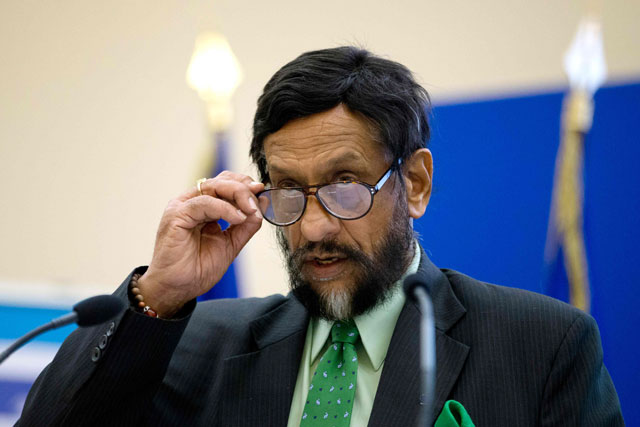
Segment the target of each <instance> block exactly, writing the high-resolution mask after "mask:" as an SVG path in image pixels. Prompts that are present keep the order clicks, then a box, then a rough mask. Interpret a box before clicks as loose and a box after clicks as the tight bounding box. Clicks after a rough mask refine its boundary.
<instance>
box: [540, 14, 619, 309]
mask: <svg viewBox="0 0 640 427" xmlns="http://www.w3.org/2000/svg"><path fill="white" fill-rule="evenodd" d="M564 67H565V71H566V72H567V76H568V78H569V83H570V87H571V89H570V91H569V94H568V95H567V96H565V100H564V105H563V107H564V108H563V111H562V129H561V139H560V147H559V148H558V154H557V156H556V166H555V176H554V182H553V194H552V200H551V212H550V214H549V225H548V228H547V242H546V246H545V270H546V272H547V274H546V291H547V293H548V294H550V295H552V296H555V297H558V298H560V299H564V300H565V301H567V300H568V301H569V302H570V303H571V304H572V305H574V306H576V307H578V308H580V309H582V310H584V311H586V312H589V310H590V308H591V291H590V286H589V267H588V262H587V253H586V249H585V240H584V232H583V200H584V190H583V186H584V173H583V169H584V141H585V137H586V135H587V133H588V132H589V130H590V129H591V123H592V120H593V94H594V93H595V92H596V91H597V90H598V88H599V87H600V86H601V85H602V83H604V81H605V79H606V74H607V67H606V64H605V60H604V47H603V41H602V26H601V24H600V22H599V20H597V19H596V18H595V17H593V16H592V17H589V18H586V19H583V20H582V21H581V22H580V24H579V26H578V31H577V33H576V36H575V38H574V40H573V42H572V43H571V46H570V47H569V50H568V51H567V53H566V55H565V57H564ZM563 283H566V284H568V287H567V288H564V289H563V287H562V286H563ZM563 297H564V298H563Z"/></svg>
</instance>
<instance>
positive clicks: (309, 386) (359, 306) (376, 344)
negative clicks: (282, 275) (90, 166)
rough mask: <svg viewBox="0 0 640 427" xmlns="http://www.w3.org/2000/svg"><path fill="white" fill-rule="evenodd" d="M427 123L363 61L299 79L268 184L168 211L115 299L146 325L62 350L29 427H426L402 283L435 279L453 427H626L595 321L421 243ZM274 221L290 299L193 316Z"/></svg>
mask: <svg viewBox="0 0 640 427" xmlns="http://www.w3.org/2000/svg"><path fill="white" fill-rule="evenodd" d="M428 109H429V98H428V95H427V93H426V91H425V90H424V89H423V88H422V87H420V86H419V85H418V84H417V83H416V82H415V80H414V78H413V76H412V74H411V73H410V72H409V70H407V69H406V68H405V67H404V66H402V65H400V64H398V63H395V62H392V61H389V60H386V59H382V58H379V57H377V56H374V55H372V54H371V53H369V52H367V51H365V50H362V49H357V48H353V47H341V48H336V49H327V50H321V51H315V52H309V53H306V54H303V55H301V56H300V57H298V58H297V59H295V60H294V61H292V62H290V63H289V64H287V65H285V66H284V67H283V68H282V69H280V70H279V71H278V72H277V73H276V74H275V75H274V76H273V77H272V78H271V80H270V81H269V82H268V83H267V85H266V86H265V89H264V93H263V94H262V96H261V97H260V99H259V100H258V109H257V112H256V115H255V120H254V136H253V140H252V144H251V157H252V159H253V161H254V162H255V164H256V165H257V167H258V172H259V174H260V181H254V179H252V178H251V177H249V176H246V175H241V174H237V173H232V172H223V173H222V174H220V175H218V176H217V177H215V178H212V179H208V180H205V181H199V182H198V185H197V186H196V187H194V188H191V189H189V190H188V191H186V192H185V193H184V194H182V195H180V196H179V197H178V198H176V199H174V200H172V201H171V202H169V205H168V207H167V209H166V210H165V212H164V215H163V217H162V220H161V222H160V226H159V230H158V234H157V239H156V245H155V250H154V255H153V259H152V261H151V264H150V265H149V267H148V268H146V267H140V268H137V269H135V270H134V271H133V272H132V273H131V275H130V276H129V277H128V278H127V279H126V280H125V281H124V283H123V284H122V286H121V287H120V288H119V289H118V290H117V291H116V295H119V296H120V297H121V298H123V299H125V300H128V303H129V306H130V308H129V309H128V310H126V311H125V312H124V313H123V314H122V315H121V316H120V317H119V318H118V319H117V320H116V321H114V322H110V323H109V324H105V325H103V326H99V327H94V328H89V329H83V330H77V331H76V332H74V333H73V334H72V335H71V336H70V337H69V338H68V339H67V341H65V343H64V344H63V346H62V348H61V349H60V351H59V353H58V355H57V356H56V358H55V359H54V361H53V363H52V364H51V365H50V366H49V367H48V368H47V369H46V370H45V371H44V372H43V373H42V374H41V375H40V377H39V378H38V380H37V382H36V384H35V385H34V387H33V389H32V390H31V392H30V394H29V397H28V400H27V403H26V405H25V409H24V412H23V416H22V419H21V421H20V423H19V424H21V425H41V424H47V425H50V424H51V425H96V424H99V425H103V424H104V425H114V426H115V425H140V424H150V425H220V426H240V425H243V426H284V425H289V426H294V425H296V426H297V425H303V426H312V425H340V426H348V425H352V426H364V425H367V424H368V425H370V426H409V425H414V424H415V422H416V417H417V414H418V412H419V410H420V404H421V401H420V398H421V396H420V392H419V382H420V381H419V376H418V352H419V350H418V338H417V336H418V322H419V318H420V313H419V311H418V309H417V307H416V306H415V305H414V304H413V303H411V302H409V301H405V297H404V295H403V292H402V290H401V286H400V283H401V282H402V280H403V278H404V277H405V276H407V275H408V274H412V273H415V272H418V273H419V274H420V275H421V276H422V277H423V279H424V280H425V281H426V282H427V283H428V284H429V286H430V287H431V293H432V297H433V301H434V309H435V316H436V328H437V333H436V340H437V342H436V352H437V365H438V373H437V382H436V402H435V412H436V414H437V413H440V411H442V408H443V406H444V405H445V401H447V400H450V399H451V400H455V401H457V402H459V403H460V404H461V405H462V406H464V408H466V412H467V413H468V415H469V416H470V417H471V419H472V420H473V422H474V423H476V424H477V425H494V426H497V425H499V426H515V425H517V426H534V425H581V426H584V425H623V421H622V415H621V413H620V408H619V403H618V398H617V395H616V392H615V389H614V386H613V384H612V382H611V379H610V377H609V374H608V373H607V370H606V368H605V367H604V365H603V362H602V350H601V345H600V338H599V335H598V330H597V327H596V325H595V322H594V320H593V319H592V318H591V317H589V316H588V315H586V314H584V313H583V312H581V311H579V310H577V309H574V308H572V307H570V306H568V305H565V304H563V303H561V302H558V301H555V300H553V299H551V298H547V297H543V296H540V295H536V294H532V293H529V292H525V291H521V290H515V289H509V288H503V287H499V286H495V285H490V284H486V283H481V282H478V281H475V280H474V279H471V278H469V277H467V276H464V275H462V274H460V273H457V272H454V271H449V270H439V269H437V268H436V267H435V266H434V265H433V264H432V263H431V262H430V261H429V259H428V258H427V256H426V255H425V253H424V251H422V249H421V247H420V245H419V244H418V243H417V240H416V239H415V237H414V235H413V230H412V221H413V219H416V218H420V217H421V216H422V215H423V214H424V212H425V209H426V207H427V204H428V202H429V197H430V195H431V182H432V176H433V166H432V157H431V153H430V152H429V150H428V149H427V148H426V143H427V141H428V139H429V125H428V122H427V111H428ZM220 219H223V220H225V221H227V222H228V223H229V224H230V226H229V227H228V228H227V229H225V230H222V229H221V227H220V226H219V225H218V222H217V221H218V220H220ZM263 220H267V221H268V222H270V223H272V224H274V225H275V226H276V227H278V229H277V231H278V232H277V235H278V240H279V242H280V244H281V246H282V251H283V253H284V256H285V259H286V264H287V268H288V271H289V276H290V286H291V294H289V295H288V296H286V297H285V296H281V295H275V296H271V297H268V298H264V299H237V300H222V301H212V302H206V303H198V304H197V307H196V303H195V298H196V297H197V296H199V295H201V294H203V293H205V292H206V291H208V290H209V289H210V288H211V287H212V286H213V285H214V284H215V283H216V282H217V281H218V280H220V278H221V277H222V275H223V274H224V272H225V271H226V270H227V268H228V267H229V265H230V263H231V262H232V261H233V259H234V258H235V257H236V256H237V255H238V253H239V252H240V250H241V249H242V247H243V246H244V245H245V244H246V243H247V241H249V239H251V237H252V236H253V235H254V234H255V233H256V231H257V230H258V229H259V228H260V226H261V224H262V223H263ZM462 406H460V407H462Z"/></svg>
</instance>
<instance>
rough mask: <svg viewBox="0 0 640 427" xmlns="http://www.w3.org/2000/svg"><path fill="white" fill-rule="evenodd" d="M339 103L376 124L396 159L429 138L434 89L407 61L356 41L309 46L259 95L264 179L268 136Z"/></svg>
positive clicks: (254, 144) (256, 124)
mask: <svg viewBox="0 0 640 427" xmlns="http://www.w3.org/2000/svg"><path fill="white" fill-rule="evenodd" d="M340 103H342V104H344V105H345V106H346V107H347V108H348V109H349V110H351V111H352V112H357V113H360V114H362V115H363V116H364V117H365V118H366V119H367V120H368V121H370V122H371V123H372V124H373V125H374V127H375V128H376V131H377V132H378V137H379V138H380V140H381V142H382V144H383V145H384V146H385V147H386V148H387V149H388V151H389V152H390V154H391V155H392V156H393V160H394V164H395V163H396V162H397V160H398V159H402V160H405V159H407V158H408V157H409V156H410V155H411V154H412V153H413V152H414V151H415V150H417V149H419V148H421V147H425V146H426V144H427V141H428V140H429V123H428V120H427V114H428V112H429V109H430V106H431V103H430V100H429V94H428V93H427V91H426V90H425V89H424V88H423V87H422V86H420V85H419V84H418V83H416V81H415V79H414V77H413V74H412V73H411V71H409V69H408V68H407V67H405V66H404V65H402V64H399V63H397V62H394V61H391V60H388V59H384V58H381V57H379V56H376V55H374V54H372V53H371V52H369V51H367V50H365V49H360V48H357V47H353V46H344V47H337V48H333V49H323V50H316V51H313V52H306V53H303V54H302V55H300V56H299V57H297V58H296V59H294V60H293V61H291V62H289V63H288V64H286V65H285V66H284V67H282V68H281V69H280V70H278V71H277V72H276V73H275V74H274V75H273V77H271V80H269V82H268V83H267V84H266V86H265V87H264V91H263V93H262V95H261V96H260V98H259V99H258V108H257V110H256V115H255V117H254V120H253V139H252V141H251V149H250V155H251V159H252V160H253V162H254V163H255V164H256V166H257V167H258V172H259V174H260V179H261V180H262V182H267V181H268V179H269V176H268V173H267V163H266V158H265V156H264V149H263V145H264V139H265V138H266V137H267V136H268V135H270V134H272V133H274V132H277V131H278V130H279V129H280V128H282V127H283V126H284V125H285V124H286V123H287V122H289V121H291V120H293V119H297V118H301V117H306V116H310V115H312V114H317V113H321V112H323V111H327V110H329V109H331V108H333V107H335V106H337V105H338V104H340Z"/></svg>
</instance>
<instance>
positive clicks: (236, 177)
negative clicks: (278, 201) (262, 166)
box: [178, 171, 262, 201]
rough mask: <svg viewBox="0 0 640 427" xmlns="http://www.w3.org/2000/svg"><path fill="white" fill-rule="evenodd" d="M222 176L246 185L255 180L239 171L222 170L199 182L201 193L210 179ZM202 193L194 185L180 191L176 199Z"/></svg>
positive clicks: (183, 199) (185, 198)
mask: <svg viewBox="0 0 640 427" xmlns="http://www.w3.org/2000/svg"><path fill="white" fill-rule="evenodd" d="M218 177H220V178H223V179H230V180H234V181H238V182H242V183H244V184H246V185H247V186H251V183H252V182H255V180H254V179H253V178H251V177H250V176H248V175H243V174H239V173H235V172H231V171H222V172H221V173H219V174H218V175H217V176H216V177H215V178H208V179H207V180H206V181H204V182H202V183H201V184H200V190H202V193H203V194H206V193H205V191H204V190H205V188H206V187H207V186H208V185H210V183H211V181H213V180H215V179H216V178H218ZM256 184H260V185H262V183H257V182H256ZM200 195H202V194H200V191H198V186H197V185H194V186H193V187H191V188H189V189H188V190H186V191H185V192H184V193H181V194H180V195H179V196H178V199H180V200H182V201H185V200H188V199H191V198H193V197H196V196H200Z"/></svg>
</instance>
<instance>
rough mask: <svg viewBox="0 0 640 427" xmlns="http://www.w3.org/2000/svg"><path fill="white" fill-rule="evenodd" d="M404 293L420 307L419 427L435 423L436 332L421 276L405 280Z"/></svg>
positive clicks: (428, 297)
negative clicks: (420, 405) (420, 399)
mask: <svg viewBox="0 0 640 427" xmlns="http://www.w3.org/2000/svg"><path fill="white" fill-rule="evenodd" d="M403 286H404V292H405V294H406V295H407V298H408V299H410V300H412V301H415V302H417V303H418V305H419V306H420V311H421V312H422V319H421V321H420V374H421V375H420V376H421V378H422V381H421V383H422V384H421V391H422V396H424V399H423V401H422V409H421V410H420V414H419V415H418V423H417V425H419V426H430V425H431V424H432V423H433V418H432V417H433V409H434V408H433V403H434V401H435V390H436V330H435V321H434V318H433V304H432V303H431V297H430V296H429V287H428V286H427V284H426V283H425V282H424V280H423V278H422V276H421V275H420V274H417V273H416V274H412V275H411V276H409V277H407V278H406V279H404V284H403Z"/></svg>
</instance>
